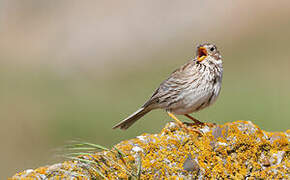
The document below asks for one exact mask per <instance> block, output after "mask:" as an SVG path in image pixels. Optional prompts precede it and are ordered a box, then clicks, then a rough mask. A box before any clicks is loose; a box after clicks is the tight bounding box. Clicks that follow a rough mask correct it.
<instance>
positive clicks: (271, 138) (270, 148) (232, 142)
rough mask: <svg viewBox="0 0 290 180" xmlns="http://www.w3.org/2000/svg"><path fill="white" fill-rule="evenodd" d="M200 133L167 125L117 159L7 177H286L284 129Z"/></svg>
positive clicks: (129, 144)
mask: <svg viewBox="0 0 290 180" xmlns="http://www.w3.org/2000/svg"><path fill="white" fill-rule="evenodd" d="M195 128H198V127H195ZM200 131H202V132H203V133H204V135H203V136H202V137H199V136H198V134H195V133H193V134H188V133H187V132H186V131H183V130H182V129H180V128H179V127H178V126H176V125H175V124H174V123H168V124H167V125H166V127H165V128H164V129H163V130H162V131H161V132H160V133H159V134H142V135H140V136H138V137H137V138H134V139H131V140H127V141H123V142H121V143H119V144H117V145H116V146H115V147H116V148H118V150H119V151H121V152H122V154H124V155H122V156H120V155H118V152H117V151H116V150H115V149H114V148H113V149H112V150H110V151H102V152H96V153H92V154H90V155H83V156H80V158H83V159H87V160H90V161H92V162H94V163H84V162H81V161H66V162H64V163H61V164H56V165H53V166H46V167H41V168H38V169H36V170H28V171H24V172H21V173H18V174H16V175H14V176H13V178H12V179H19V178H35V179H37V178H38V177H39V178H40V177H42V178H43V177H47V178H48V177H53V178H55V179H57V178H61V179H62V178H76V179H78V178H79V179H92V178H94V177H101V176H104V177H106V178H108V179H128V178H129V177H135V178H136V179H138V178H139V177H140V179H177V178H179V179H182V178H185V179H187V178H194V177H199V178H204V179H219V178H221V179H245V178H249V179H255V178H256V179H259V178H260V179H288V178H289V177H288V174H289V172H288V169H289V168H290V162H289V152H290V149H289V134H290V131H289V130H287V131H286V132H284V133H283V132H275V133H271V132H265V131H263V130H261V129H260V128H259V127H257V126H256V125H254V124H252V123H251V122H247V121H237V122H233V123H226V124H224V125H215V126H205V127H203V128H201V129H200ZM104 177H103V178H104Z"/></svg>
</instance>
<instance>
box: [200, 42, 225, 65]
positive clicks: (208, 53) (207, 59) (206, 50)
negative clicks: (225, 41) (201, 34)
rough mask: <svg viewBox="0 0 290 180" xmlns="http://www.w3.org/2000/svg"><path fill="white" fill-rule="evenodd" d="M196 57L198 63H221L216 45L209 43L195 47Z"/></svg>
mask: <svg viewBox="0 0 290 180" xmlns="http://www.w3.org/2000/svg"><path fill="white" fill-rule="evenodd" d="M196 59H197V61H198V62H199V63H214V64H219V63H221V59H222V57H221V55H220V52H219V51H218V50H217V47H216V46H215V45H214V44H211V43H204V44H201V45H199V46H198V47H197V52H196Z"/></svg>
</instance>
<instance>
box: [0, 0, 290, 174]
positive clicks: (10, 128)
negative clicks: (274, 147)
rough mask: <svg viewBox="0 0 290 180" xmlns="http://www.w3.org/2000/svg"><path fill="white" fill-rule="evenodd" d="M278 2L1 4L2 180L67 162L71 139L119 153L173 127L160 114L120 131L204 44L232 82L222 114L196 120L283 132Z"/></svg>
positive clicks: (285, 31) (218, 110) (285, 45)
mask: <svg viewBox="0 0 290 180" xmlns="http://www.w3.org/2000/svg"><path fill="white" fill-rule="evenodd" d="M271 2H273V1H267V0H266V1H263V3H262V2H261V1H259V2H258V1H257V2H253V1H250V0H245V1H239V2H232V1H224V2H221V1H203V0H199V1H183V3H181V2H180V1H153V0H148V1H129V0H124V1H105V0H98V1H74V0H63V1H57V0H50V1H38V0H27V1H21V0H2V1H1V2H0V121H1V126H0V138H1V139H0V140H1V153H0V159H1V161H0V179H4V178H7V177H9V176H11V175H13V174H14V173H16V172H17V171H21V170H24V169H28V168H36V167H38V166H42V165H46V164H50V163H55V162H58V161H60V160H59V158H57V157H55V156H54V154H55V151H54V150H55V149H57V148H58V147H61V146H62V145H64V144H65V143H66V142H67V141H69V140H72V139H76V138H80V139H82V140H84V141H89V142H93V143H97V144H101V145H104V146H107V147H110V146H111V145H113V144H115V143H117V142H119V141H121V140H123V139H128V138H133V137H135V136H137V135H140V134H142V133H144V132H147V133H156V132H159V131H160V129H161V128H162V127H163V126H164V125H165V124H166V123H167V122H168V121H170V118H169V117H167V115H166V114H165V113H164V111H162V110H157V111H154V112H152V113H150V114H148V115H147V116H145V117H144V118H143V119H142V120H140V121H138V122H137V123H136V124H135V125H134V126H133V127H132V128H130V129H129V130H128V131H119V130H112V129H111V127H112V126H113V125H114V124H115V123H117V122H119V121H120V120H122V119H123V118H125V117H126V116H127V115H130V113H132V112H134V111H135V110H137V108H139V106H141V105H142V104H143V103H144V102H145V101H146V100H147V99H148V98H149V97H150V96H151V94H152V92H153V91H154V89H155V88H156V87H158V85H159V83H160V82H161V81H163V80H164V79H165V78H166V77H167V76H168V75H169V74H170V73H171V72H172V71H173V70H174V69H176V68H177V67H179V66H180V65H182V64H183V63H185V62H187V61H188V59H189V58H190V57H192V56H193V55H194V53H195V52H194V51H195V47H196V46H197V45H198V44H199V43H202V42H204V41H209V42H214V43H215V44H216V45H217V46H218V48H219V50H220V51H221V53H222V55H223V60H224V80H223V86H222V92H221V95H220V97H219V99H218V101H217V102H216V104H214V105H213V106H211V107H210V108H208V109H205V110H203V111H201V112H198V113H196V114H195V115H194V116H195V117H197V118H198V119H200V120H203V121H206V122H216V123H224V122H229V121H236V120H250V121H252V122H254V123H255V124H257V125H259V126H260V127H261V128H263V129H265V130H267V131H285V130H286V129H288V128H289V125H290V123H289V117H290V110H289V108H290V71H289V69H290V46H289V42H290V22H289V18H290V11H289V9H290V2H289V1H288V2H287V1H283V0H278V1H275V4H273V3H271ZM261 3H262V4H261ZM180 118H181V119H183V120H186V119H185V118H183V117H180Z"/></svg>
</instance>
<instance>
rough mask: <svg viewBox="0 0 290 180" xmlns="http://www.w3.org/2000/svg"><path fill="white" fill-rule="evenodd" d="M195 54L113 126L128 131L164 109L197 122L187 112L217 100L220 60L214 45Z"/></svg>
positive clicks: (202, 46) (204, 45)
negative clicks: (139, 121) (154, 112)
mask: <svg viewBox="0 0 290 180" xmlns="http://www.w3.org/2000/svg"><path fill="white" fill-rule="evenodd" d="M196 53H197V55H196V57H195V58H193V59H191V60H190V61H189V62H187V63H186V64H184V65H183V66H181V67H180V68H179V69H177V70H175V71H174V72H173V73H172V74H171V75H170V76H169V78H168V79H166V80H165V81H163V82H162V83H161V84H160V86H159V87H158V88H157V89H156V90H155V92H154V93H153V95H152V96H151V98H150V99H149V100H148V101H147V102H146V103H145V104H144V105H143V106H142V107H141V108H140V109H139V110H138V111H136V112H135V113H133V114H132V115H130V116H129V117H127V118H126V119H124V120H123V121H121V122H120V123H118V124H117V125H115V126H114V127H113V129H115V128H120V129H124V130H125V129H127V128H129V127H130V126H131V125H132V124H133V123H135V122H136V121H137V120H138V119H140V118H141V117H142V116H144V115H145V114H147V113H148V112H150V111H152V110H154V109H159V108H160V109H165V110H166V111H167V112H168V114H169V115H170V116H171V117H172V118H173V119H175V120H176V121H177V122H178V123H181V122H180V121H179V120H178V119H177V118H176V117H175V116H174V115H173V114H177V115H185V116H187V117H189V118H191V119H192V120H194V121H195V122H196V123H201V122H199V121H198V120H196V119H194V118H192V117H191V116H189V115H188V114H189V113H192V112H196V111H199V110H201V109H203V108H205V107H208V106H209V105H211V104H212V103H213V102H215V100H216V99H217V97H218V95H219V92H220V89H221V83H222V74H223V67H222V59H221V55H220V53H219V51H218V50H217V48H216V46H215V45H214V44H210V43H205V44H201V45H199V46H198V47H197V51H196Z"/></svg>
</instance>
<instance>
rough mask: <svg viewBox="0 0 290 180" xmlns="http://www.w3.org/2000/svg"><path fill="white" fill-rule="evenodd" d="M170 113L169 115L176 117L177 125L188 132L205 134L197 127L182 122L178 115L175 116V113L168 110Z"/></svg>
mask: <svg viewBox="0 0 290 180" xmlns="http://www.w3.org/2000/svg"><path fill="white" fill-rule="evenodd" d="M168 115H169V116H170V117H171V118H172V119H174V120H175V122H176V123H177V125H178V126H179V127H180V128H182V129H184V130H185V131H186V132H187V133H197V134H198V135H199V136H203V133H202V132H201V131H200V130H198V129H195V128H193V127H190V126H187V124H186V123H183V122H181V121H180V120H179V119H177V117H176V116H174V114H172V113H170V112H168Z"/></svg>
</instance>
